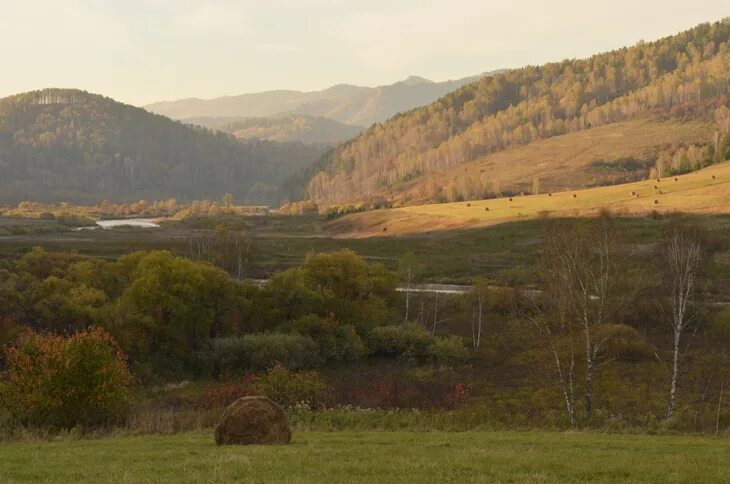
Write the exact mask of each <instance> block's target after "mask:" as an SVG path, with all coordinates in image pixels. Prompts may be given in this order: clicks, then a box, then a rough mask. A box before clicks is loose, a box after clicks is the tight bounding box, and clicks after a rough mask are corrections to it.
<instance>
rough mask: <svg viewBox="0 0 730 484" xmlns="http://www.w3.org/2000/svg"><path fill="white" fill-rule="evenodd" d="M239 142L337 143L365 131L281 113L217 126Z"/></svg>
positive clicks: (303, 116)
mask: <svg viewBox="0 0 730 484" xmlns="http://www.w3.org/2000/svg"><path fill="white" fill-rule="evenodd" d="M213 129H217V130H220V131H223V132H226V133H230V134H232V135H233V136H235V137H236V138H239V139H252V138H256V139H261V140H267V141H282V142H287V141H301V142H302V143H310V144H311V143H327V144H338V143H341V142H343V141H346V140H348V139H350V138H353V137H355V136H356V135H358V134H359V133H360V131H362V128H361V127H359V126H353V125H350V124H345V123H340V122H338V121H334V120H332V119H327V118H323V117H321V116H308V115H305V114H281V115H278V116H271V117H268V118H248V119H240V120H236V121H230V122H226V123H221V124H218V125H214V126H213Z"/></svg>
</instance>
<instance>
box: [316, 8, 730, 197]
mask: <svg viewBox="0 0 730 484" xmlns="http://www.w3.org/2000/svg"><path fill="white" fill-rule="evenodd" d="M729 41H730V19H726V20H723V21H721V22H716V23H714V24H703V25H700V26H698V27H695V28H694V29H691V30H689V31H687V32H683V33H680V34H678V35H675V36H672V37H667V38H664V39H661V40H658V41H656V42H652V43H639V44H637V45H635V46H633V47H629V48H624V49H619V50H616V51H613V52H608V53H604V54H598V55H596V56H593V57H591V58H589V59H584V60H566V61H563V62H559V63H551V64H546V65H543V66H539V67H534V66H530V67H525V68H523V69H516V70H511V71H507V72H505V73H502V74H498V75H495V76H491V77H484V78H482V79H481V80H479V81H478V82H474V83H472V84H469V85H467V86H465V87H463V88H461V89H458V90H456V91H455V92H453V93H451V94H449V95H448V96H445V97H444V98H442V99H439V100H438V101H436V102H434V103H432V104H430V105H428V106H425V107H422V108H418V109H414V110H412V111H410V112H407V113H404V114H402V115H399V116H396V117H395V118H393V119H391V120H389V121H388V122H385V123H382V124H378V125H374V126H372V127H371V128H370V129H369V130H368V131H366V132H365V133H363V134H362V135H360V136H358V137H357V138H355V139H354V140H352V141H351V142H348V143H345V144H343V145H342V146H340V147H339V148H338V149H337V150H335V151H333V152H332V153H331V154H330V155H329V157H328V159H327V161H326V163H325V168H324V169H323V170H322V171H320V172H319V173H318V174H317V175H316V176H314V177H313V179H312V180H311V182H310V183H309V186H308V191H309V195H310V197H311V198H312V199H313V200H314V201H316V202H317V203H319V204H320V205H330V204H343V203H353V202H367V201H369V200H373V199H377V198H381V197H382V194H383V193H386V194H388V196H389V197H391V198H393V197H394V196H395V197H396V199H398V198H397V192H398V190H397V189H396V187H397V186H398V185H399V184H402V183H403V182H407V181H409V180H412V179H416V178H419V177H424V176H425V175H428V174H430V173H437V172H440V171H443V170H446V169H449V168H451V167H454V166H459V165H461V164H463V163H467V162H472V161H475V160H479V159H483V158H484V157H485V156H487V155H490V154H492V153H497V152H500V151H504V150H507V149H510V148H514V147H516V146H522V145H528V144H530V143H532V142H535V141H539V140H544V139H546V138H551V137H554V136H561V135H565V134H568V133H575V132H579V131H585V130H593V129H596V128H598V127H602V126H606V125H610V124H613V123H617V122H624V121H629V120H632V119H636V118H646V117H653V118H655V119H673V120H677V121H687V120H689V121H690V122H696V121H699V122H703V123H704V122H709V123H714V122H715V121H716V118H717V117H720V118H722V119H723V120H724V119H725V116H726V111H720V113H719V114H718V113H717V110H718V109H725V110H726V109H727V105H728V96H730V44H729ZM708 126H709V125H708ZM718 130H719V131H721V135H727V133H728V131H730V127H728V123H726V122H724V121H721V120H717V125H713V126H711V127H710V128H709V129H708V131H707V132H706V133H705V135H704V137H703V138H704V139H703V141H702V143H701V145H698V146H696V147H695V148H694V151H697V150H699V151H700V152H701V153H700V154H697V156H694V158H695V160H694V161H693V162H689V163H686V162H685V161H683V160H680V162H679V165H680V166H674V165H675V164H676V163H674V162H670V163H669V165H668V166H667V160H659V158H657V159H656V160H654V162H655V164H656V169H657V170H658V171H666V170H684V169H687V168H692V166H685V165H688V164H689V165H694V166H698V165H700V164H702V163H706V162H709V161H713V160H715V158H716V157H715V153H714V150H716V149H717V145H718V143H717V142H716V140H714V135H715V131H718ZM649 141H650V142H651V140H649ZM652 144H653V143H652ZM683 148H684V149H689V147H683ZM639 150H640V151H644V148H643V147H639ZM676 154H677V153H676V152H675V151H674V150H673V151H671V152H668V153H664V154H663V155H662V154H661V153H657V156H659V155H662V156H664V157H666V156H669V157H674V156H675V155H676ZM629 155H630V156H632V157H633V156H634V155H633V154H629ZM678 156H679V158H681V157H682V156H683V155H681V154H680V155H678ZM539 161H540V160H527V162H530V163H537V162H539ZM659 161H661V163H658V162H659ZM489 175H490V177H491V178H492V180H491V181H496V182H500V183H507V184H519V183H524V182H525V180H523V179H519V180H517V179H509V178H508V177H507V176H505V174H504V173H501V172H499V171H498V170H492V171H491V172H490V173H489ZM543 182H545V183H548V184H550V183H551V180H543ZM587 183H589V182H588V181H586V180H584V179H582V178H576V179H575V186H577V187H580V186H583V185H584V184H587ZM459 195H460V196H461V197H465V196H468V195H469V194H468V193H461V194H459Z"/></svg>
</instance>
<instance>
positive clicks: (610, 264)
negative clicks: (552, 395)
mask: <svg viewBox="0 0 730 484" xmlns="http://www.w3.org/2000/svg"><path fill="white" fill-rule="evenodd" d="M543 258H544V267H545V268H546V271H547V273H546V276H547V278H548V281H549V283H550V290H552V291H554V292H555V297H556V298H558V300H559V301H562V302H564V304H565V305H566V314H567V317H569V318H573V320H574V321H575V323H576V324H577V325H578V326H579V327H580V328H581V331H582V333H583V340H584V341H583V346H584V358H585V381H584V388H583V403H584V410H585V414H586V417H587V418H588V419H590V418H591V416H592V413H593V377H594V372H595V370H596V363H597V360H598V357H599V354H600V351H601V349H602V348H603V345H604V343H605V342H606V341H605V338H602V337H601V336H599V329H600V328H601V327H602V326H603V325H604V324H605V323H606V322H607V321H608V318H609V317H610V315H612V314H613V313H615V311H616V310H617V309H618V308H619V307H620V306H622V305H623V303H624V300H625V293H624V292H623V291H622V289H623V286H624V282H625V280H624V277H625V275H626V272H625V268H626V252H625V248H624V244H623V241H622V236H621V234H619V233H618V230H617V228H616V226H615V223H614V220H613V218H612V217H611V215H610V214H609V213H607V212H604V213H602V214H601V215H600V216H599V217H598V218H596V219H594V220H592V221H590V222H589V223H587V224H582V223H581V222H566V223H560V224H557V225H554V226H553V227H552V228H551V230H549V232H548V234H547V236H546V237H545V246H544V251H543Z"/></svg>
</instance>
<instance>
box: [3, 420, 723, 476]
mask: <svg viewBox="0 0 730 484" xmlns="http://www.w3.org/2000/svg"><path fill="white" fill-rule="evenodd" d="M728 458H730V446H729V445H728V442H727V441H726V440H722V439H711V438H700V437H685V436H647V435H605V434H584V433H548V432H524V433H518V432H460V433H449V432H432V433H418V432H334V433H315V432H298V433H295V434H294V439H293V442H292V444H291V445H288V446H279V447H236V446H231V447H220V448H219V447H216V446H215V444H214V442H213V436H212V432H211V433H206V434H200V433H194V434H181V435H175V436H155V437H114V438H103V439H91V440H87V439H82V440H62V441H57V442H37V443H36V442H32V443H27V442H24V443H12V444H0V481H2V482H4V483H13V482H95V483H97V482H130V483H136V482H176V483H177V482H289V483H292V482H317V483H321V482H368V483H378V482H439V483H443V482H542V483H544V482H588V481H590V482H657V483H658V482H661V483H665V482H727V478H728V473H727V462H728Z"/></svg>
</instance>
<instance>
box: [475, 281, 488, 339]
mask: <svg viewBox="0 0 730 484" xmlns="http://www.w3.org/2000/svg"><path fill="white" fill-rule="evenodd" d="M472 297H473V305H472V318H471V336H472V344H473V346H474V349H479V346H480V345H481V343H482V323H483V320H484V309H485V306H486V305H487V302H488V298H489V283H488V282H487V280H486V279H485V278H483V277H477V278H476V279H475V280H474V289H472Z"/></svg>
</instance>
